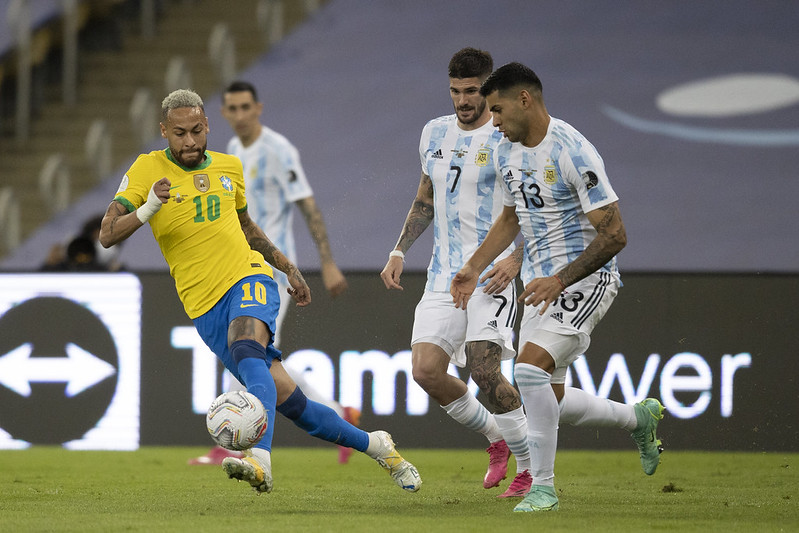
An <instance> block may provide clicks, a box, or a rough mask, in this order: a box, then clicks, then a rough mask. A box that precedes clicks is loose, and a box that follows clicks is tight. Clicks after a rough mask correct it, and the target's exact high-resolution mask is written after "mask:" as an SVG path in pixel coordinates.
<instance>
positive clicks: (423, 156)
mask: <svg viewBox="0 0 799 533" xmlns="http://www.w3.org/2000/svg"><path fill="white" fill-rule="evenodd" d="M431 122H432V121H431ZM429 144H430V122H428V123H427V124H425V125H424V128H422V136H421V137H420V138H419V163H420V164H421V165H422V174H425V175H426V176H429V175H430V171H429V170H428V169H427V147H428V146H429Z"/></svg>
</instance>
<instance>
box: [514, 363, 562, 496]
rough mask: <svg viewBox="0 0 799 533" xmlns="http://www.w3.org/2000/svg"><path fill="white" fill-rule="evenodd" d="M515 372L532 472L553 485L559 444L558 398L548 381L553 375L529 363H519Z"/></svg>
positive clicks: (538, 479)
mask: <svg viewBox="0 0 799 533" xmlns="http://www.w3.org/2000/svg"><path fill="white" fill-rule="evenodd" d="M513 375H514V377H515V378H516V383H517V385H518V386H519V392H520V393H521V395H522V400H523V401H524V408H525V409H526V411H527V436H528V439H529V443H530V463H531V469H530V474H531V475H532V476H533V479H534V480H535V484H536V485H549V486H553V485H554V484H555V453H556V452H557V448H558V400H557V398H555V392H554V391H553V390H552V386H551V385H550V381H549V380H550V379H551V378H552V375H551V374H549V373H548V372H546V371H545V370H543V369H541V368H538V367H537V366H533V365H528V364H526V363H516V366H515V367H514V370H513Z"/></svg>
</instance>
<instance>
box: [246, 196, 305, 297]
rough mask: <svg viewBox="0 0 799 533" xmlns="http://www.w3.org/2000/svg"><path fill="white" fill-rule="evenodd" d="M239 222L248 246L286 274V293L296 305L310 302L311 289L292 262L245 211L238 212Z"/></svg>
mask: <svg viewBox="0 0 799 533" xmlns="http://www.w3.org/2000/svg"><path fill="white" fill-rule="evenodd" d="M239 222H240V223H241V229H242V231H243V232H244V236H245V237H246V238H247V242H248V243H249V245H250V248H252V249H253V250H255V251H256V252H260V253H261V255H263V256H264V259H265V260H266V262H267V263H269V264H270V265H272V266H273V267H275V268H276V269H278V270H280V271H281V272H283V273H285V274H286V277H287V278H288V281H289V284H290V285H291V287H289V289H288V293H289V294H290V295H291V296H292V297H293V298H294V300H295V301H296V302H297V305H299V306H301V307H303V306H306V305H308V304H309V303H311V289H310V288H308V284H307V283H306V282H305V278H303V277H302V274H301V273H300V271H299V269H298V268H297V267H296V266H295V265H294V263H292V262H291V261H289V259H288V257H286V256H285V255H283V252H281V251H280V250H279V249H278V248H277V246H275V245H274V243H272V241H270V240H269V237H267V236H266V234H265V233H264V232H263V230H262V229H261V228H259V227H258V225H257V224H256V223H255V222H253V220H252V219H251V218H250V215H248V214H247V212H246V211H244V212H243V213H239Z"/></svg>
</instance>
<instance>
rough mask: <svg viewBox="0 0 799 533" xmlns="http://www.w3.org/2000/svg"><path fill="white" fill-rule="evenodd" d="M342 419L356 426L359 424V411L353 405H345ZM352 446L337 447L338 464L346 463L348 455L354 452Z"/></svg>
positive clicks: (348, 458)
mask: <svg viewBox="0 0 799 533" xmlns="http://www.w3.org/2000/svg"><path fill="white" fill-rule="evenodd" d="M343 418H344V420H346V421H347V422H349V423H350V424H352V425H353V426H355V427H358V426H359V425H360V424H361V412H360V411H359V410H357V409H356V408H354V407H345V408H344V417H343ZM354 451H355V450H353V449H352V448H348V447H346V446H339V447H338V462H339V463H340V464H343V465H345V464H347V462H348V461H349V460H350V455H352V452H354Z"/></svg>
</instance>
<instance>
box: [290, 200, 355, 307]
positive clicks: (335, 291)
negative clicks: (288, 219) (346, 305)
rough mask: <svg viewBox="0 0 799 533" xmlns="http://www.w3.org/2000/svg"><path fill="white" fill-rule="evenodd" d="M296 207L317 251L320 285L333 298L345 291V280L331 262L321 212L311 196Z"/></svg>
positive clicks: (331, 255)
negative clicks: (320, 272)
mask: <svg viewBox="0 0 799 533" xmlns="http://www.w3.org/2000/svg"><path fill="white" fill-rule="evenodd" d="M297 206H298V207H299V208H300V212H301V213H302V216H303V217H304V218H305V223H306V224H307V226H308V231H309V232H310V233H311V238H312V239H313V241H314V243H316V249H317V250H318V251H319V264H320V265H321V267H322V283H324V285H325V289H327V291H328V292H329V293H330V296H332V297H334V298H335V297H336V296H338V295H339V294H341V293H343V292H344V291H346V290H347V280H346V278H345V277H344V274H342V273H341V270H339V268H338V266H337V265H336V262H335V261H334V260H333V253H332V252H331V251H330V241H329V240H328V238H327V227H326V226H325V221H324V219H323V218H322V212H321V211H320V210H319V207H318V206H317V205H316V200H315V199H314V197H313V196H309V197H308V198H303V199H301V200H298V201H297Z"/></svg>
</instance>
